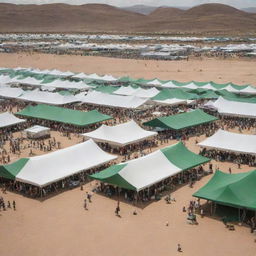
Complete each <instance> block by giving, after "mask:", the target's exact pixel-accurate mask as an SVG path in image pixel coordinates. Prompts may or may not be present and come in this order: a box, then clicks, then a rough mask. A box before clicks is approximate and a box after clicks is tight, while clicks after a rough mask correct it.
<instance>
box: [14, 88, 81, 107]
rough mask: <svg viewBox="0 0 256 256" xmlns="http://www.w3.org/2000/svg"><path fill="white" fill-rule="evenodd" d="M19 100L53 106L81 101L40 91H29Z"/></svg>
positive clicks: (69, 96)
mask: <svg viewBox="0 0 256 256" xmlns="http://www.w3.org/2000/svg"><path fill="white" fill-rule="evenodd" d="M19 99H21V100H24V101H31V102H37V103H45V104H51V105H64V104H69V103H74V102H79V100H78V99H77V98H76V97H75V96H73V95H68V96H67V95H61V94H59V93H51V92H41V91H39V90H33V91H28V92H25V93H24V94H22V95H21V96H20V97H19Z"/></svg>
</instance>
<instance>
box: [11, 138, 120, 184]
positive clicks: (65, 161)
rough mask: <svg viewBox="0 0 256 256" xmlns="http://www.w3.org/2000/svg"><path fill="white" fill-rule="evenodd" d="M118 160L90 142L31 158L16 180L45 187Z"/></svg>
mask: <svg viewBox="0 0 256 256" xmlns="http://www.w3.org/2000/svg"><path fill="white" fill-rule="evenodd" d="M116 158H117V157H116V156H114V155H111V154H108V153H106V152H104V151H103V150H102V149H101V148H99V147H98V146H97V145H96V144H95V142H94V141H93V140H89V141H86V142H84V143H79V144H76V145H74V146H71V147H68V148H65V149H61V150H58V151H55V152H51V153H49V154H45V155H41V156H35V157H30V158H29V160H28V161H27V163H26V164H25V165H24V166H23V168H22V169H21V170H20V171H19V173H18V174H17V176H16V180H18V181H21V182H24V183H28V184H32V185H35V186H39V187H44V186H47V185H49V184H51V183H53V182H56V181H59V180H62V179H64V178H66V177H69V176H71V175H74V174H76V173H79V172H81V171H84V170H88V169H91V168H94V167H97V166H99V165H102V164H105V163H107V162H109V161H111V160H114V159H116Z"/></svg>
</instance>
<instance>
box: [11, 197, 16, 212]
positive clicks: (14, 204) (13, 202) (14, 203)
mask: <svg viewBox="0 0 256 256" xmlns="http://www.w3.org/2000/svg"><path fill="white" fill-rule="evenodd" d="M12 208H13V210H14V211H16V202H15V201H14V200H13V201H12Z"/></svg>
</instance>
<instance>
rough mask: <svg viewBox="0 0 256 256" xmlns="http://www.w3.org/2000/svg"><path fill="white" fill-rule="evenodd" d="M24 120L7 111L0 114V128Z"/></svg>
mask: <svg viewBox="0 0 256 256" xmlns="http://www.w3.org/2000/svg"><path fill="white" fill-rule="evenodd" d="M24 122H26V120H24V119H20V118H17V117H16V116H15V115H13V114H11V113H9V112H5V113H2V114H0V128H3V127H8V126H13V125H16V124H20V123H24Z"/></svg>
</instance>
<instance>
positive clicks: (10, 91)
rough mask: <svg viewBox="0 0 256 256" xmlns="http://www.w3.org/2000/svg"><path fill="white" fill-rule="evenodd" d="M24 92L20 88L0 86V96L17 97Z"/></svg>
mask: <svg viewBox="0 0 256 256" xmlns="http://www.w3.org/2000/svg"><path fill="white" fill-rule="evenodd" d="M24 92H25V91H23V90H22V89H21V88H11V87H3V88H0V97H3V98H11V99H17V98H18V97H19V96H20V95H22V94H23V93H24Z"/></svg>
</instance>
